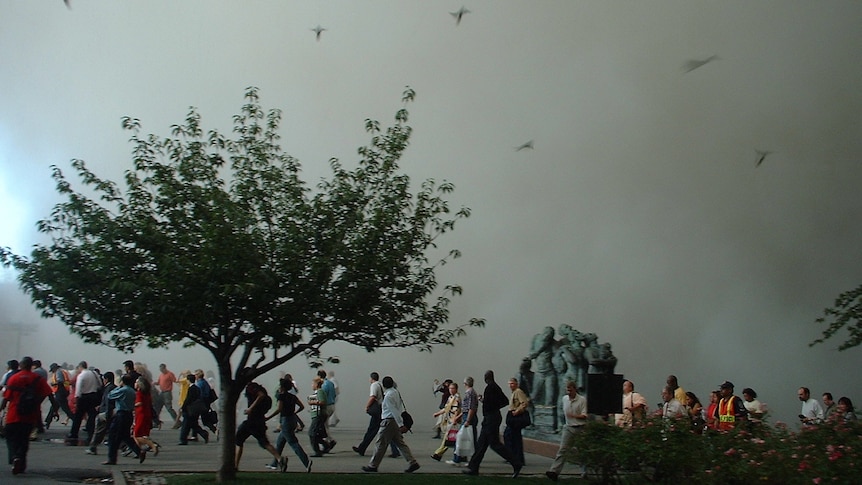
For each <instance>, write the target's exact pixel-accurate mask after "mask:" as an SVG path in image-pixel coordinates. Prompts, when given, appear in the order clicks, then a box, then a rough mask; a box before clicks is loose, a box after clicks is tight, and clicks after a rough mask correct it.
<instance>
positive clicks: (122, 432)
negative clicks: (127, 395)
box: [108, 411, 141, 463]
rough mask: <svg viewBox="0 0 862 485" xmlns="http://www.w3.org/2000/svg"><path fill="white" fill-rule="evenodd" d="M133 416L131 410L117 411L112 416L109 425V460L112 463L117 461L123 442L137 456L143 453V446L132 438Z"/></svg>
mask: <svg viewBox="0 0 862 485" xmlns="http://www.w3.org/2000/svg"><path fill="white" fill-rule="evenodd" d="M132 417H133V416H132V413H131V411H117V412H116V413H115V414H114V417H113V418H111V424H110V425H109V426H108V461H109V462H111V463H116V462H117V452H118V451H119V449H120V444H121V443H125V444H126V446H128V447H129V449H131V450H132V451H133V452H134V453H135V456H137V455H140V454H141V448H140V447H139V446H138V444H137V443H136V442H135V439H134V438H132Z"/></svg>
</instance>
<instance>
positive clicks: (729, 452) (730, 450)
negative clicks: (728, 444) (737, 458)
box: [724, 448, 736, 456]
mask: <svg viewBox="0 0 862 485" xmlns="http://www.w3.org/2000/svg"><path fill="white" fill-rule="evenodd" d="M724 454H725V455H727V456H732V455H735V454H736V450H735V449H733V448H731V449H729V450H727V451H725V452H724Z"/></svg>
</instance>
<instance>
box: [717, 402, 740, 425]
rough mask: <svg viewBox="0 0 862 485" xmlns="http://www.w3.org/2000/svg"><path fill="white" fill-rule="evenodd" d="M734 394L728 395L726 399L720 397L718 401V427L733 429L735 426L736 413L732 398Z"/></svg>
mask: <svg viewBox="0 0 862 485" xmlns="http://www.w3.org/2000/svg"><path fill="white" fill-rule="evenodd" d="M734 399H737V397H736V396H730V398H728V399H727V400H725V399H724V398H721V401H719V402H718V429H733V428H735V427H736V414H735V413H734V407H733V400H734Z"/></svg>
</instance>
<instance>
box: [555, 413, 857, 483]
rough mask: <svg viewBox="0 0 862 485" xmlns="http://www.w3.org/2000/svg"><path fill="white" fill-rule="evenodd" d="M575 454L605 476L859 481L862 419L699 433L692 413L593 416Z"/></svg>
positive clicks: (573, 458)
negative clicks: (630, 420)
mask: <svg viewBox="0 0 862 485" xmlns="http://www.w3.org/2000/svg"><path fill="white" fill-rule="evenodd" d="M575 447H576V451H575V452H573V453H572V455H571V456H570V457H569V458H570V460H571V461H574V462H577V463H582V464H584V465H585V466H586V467H587V468H588V469H589V470H590V471H591V476H598V477H599V479H600V481H602V482H603V483H610V482H622V483H641V482H644V481H651V482H659V483H672V482H674V483H680V481H681V480H682V481H688V480H696V481H698V482H700V483H701V484H705V485H711V484H716V485H717V484H749V483H763V484H809V483H814V484H818V483H824V484H825V483H835V484H850V483H859V482H860V478H859V477H860V476H862V473H860V470H859V468H860V467H862V425H860V424H858V423H855V422H854V423H849V424H845V423H843V422H830V423H825V424H822V425H819V426H806V427H804V428H803V429H802V430H800V431H797V432H793V431H790V430H789V429H788V428H787V426H786V425H784V424H782V423H777V424H776V425H769V424H766V423H757V424H754V423H747V424H746V425H744V426H738V427H737V428H736V429H734V430H731V431H711V430H710V431H708V432H706V433H703V434H697V433H695V432H693V431H692V429H691V427H690V425H689V421H688V420H687V419H681V420H673V421H666V420H663V419H662V418H660V417H652V418H648V419H646V420H645V421H644V422H642V423H640V424H639V425H637V426H635V427H632V428H617V427H615V426H612V425H609V424H606V423H604V422H600V421H594V422H590V423H589V424H588V425H587V426H586V427H585V428H584V430H583V431H582V432H581V433H578V434H577V435H576V437H575Z"/></svg>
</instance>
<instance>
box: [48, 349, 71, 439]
mask: <svg viewBox="0 0 862 485" xmlns="http://www.w3.org/2000/svg"><path fill="white" fill-rule="evenodd" d="M50 370H51V371H50V372H49V373H48V384H50V385H51V390H52V391H53V392H54V401H55V404H54V405H53V406H51V411H49V412H48V415H47V416H46V417H45V429H48V428H50V427H51V420H52V419H58V418H55V416H57V410H58V408H59V409H62V410H63V412H64V413H66V420H65V421H63V423H62V424H64V425H66V424H69V421H70V420H72V419H73V418H74V416H75V415H74V414H73V413H72V410H71V409H70V408H69V390H70V389H71V387H72V378H71V376H69V371H67V370H66V369H64V368H62V367H60V366H59V365H57V364H56V363H54V364H51V366H50Z"/></svg>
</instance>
